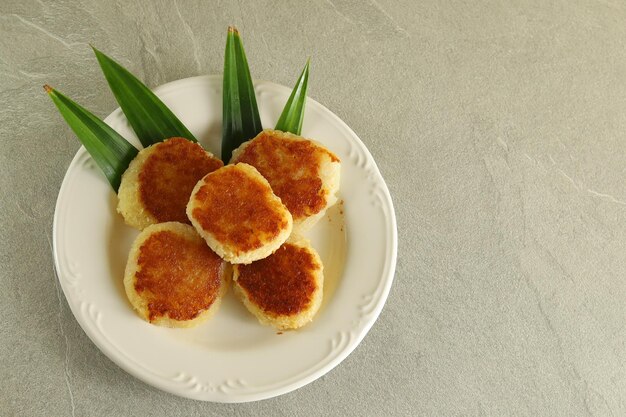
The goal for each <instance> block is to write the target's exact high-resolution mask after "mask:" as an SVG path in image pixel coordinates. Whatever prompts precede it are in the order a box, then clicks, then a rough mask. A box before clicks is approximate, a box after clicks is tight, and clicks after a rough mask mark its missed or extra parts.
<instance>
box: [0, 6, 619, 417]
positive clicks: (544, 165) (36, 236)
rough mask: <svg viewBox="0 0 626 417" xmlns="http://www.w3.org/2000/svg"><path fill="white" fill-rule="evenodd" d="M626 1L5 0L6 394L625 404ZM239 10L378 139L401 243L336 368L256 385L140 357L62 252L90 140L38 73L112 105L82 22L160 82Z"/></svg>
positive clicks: (91, 404)
mask: <svg viewBox="0 0 626 417" xmlns="http://www.w3.org/2000/svg"><path fill="white" fill-rule="evenodd" d="M625 19H626V5H625V3H624V2H622V1H618V0H602V1H591V0H589V1H574V0H572V1H546V0H537V1H528V0H520V1H511V2H500V1H480V2H467V1H450V2H440V1H437V0H428V1H420V2H413V1H408V0H406V1H403V2H392V1H389V0H370V1H367V2H357V1H342V0H328V1H322V0H313V1H310V2H296V1H292V2H289V3H286V2H277V1H257V2H229V1H220V2H204V1H178V2H174V1H161V2H150V1H143V2H135V1H119V0H118V1H116V2H110V1H106V2H104V1H96V0H83V1H73V2H72V1H56V2H52V1H38V0H20V1H13V0H4V1H2V2H1V3H0V99H1V102H2V105H1V107H0V137H1V143H2V147H1V148H0V170H1V171H0V172H1V175H0V190H1V193H0V202H1V208H2V209H1V210H0V224H1V227H2V239H1V240H0V265H1V267H0V284H1V288H2V291H0V322H1V324H2V325H1V326H0V376H1V379H0V380H1V382H0V415H7V416H65V415H74V416H113V415H120V416H122V415H123V416H139V415H172V416H173V415H180V416H227V415H233V416H282V415H284V416H311V415H328V416H383V415H398V416H408V415H429V416H453V415H454V416H479V415H485V416H506V415H515V416H587V415H589V416H620V415H626V369H625V367H624V363H625V362H626V327H625V326H624V324H625V323H626V303H624V299H625V298H626V280H625V277H626V262H625V256H626V181H625V179H626V168H625V167H626V153H625V150H626V147H625V146H624V145H625V144H626V133H625V132H626V75H625V74H626V26H625V25H624V21H625ZM228 24H235V25H237V26H238V27H239V28H240V29H241V31H242V32H243V35H244V39H245V43H246V49H247V52H248V58H249V61H250V63H251V67H252V71H253V74H254V76H255V77H256V78H259V79H268V80H272V81H275V82H278V83H282V84H286V85H290V84H292V83H293V81H294V77H295V76H296V74H297V73H298V71H299V70H300V68H301V67H302V64H303V63H304V60H305V59H306V57H307V56H309V55H310V56H311V61H312V79H311V87H310V95H311V96H312V97H313V98H315V99H317V100H318V101H320V102H321V103H323V104H325V105H326V106H327V107H329V108H330V109H331V110H332V111H333V112H335V113H336V114H338V115H339V116H340V117H341V118H342V119H343V120H344V121H346V123H348V125H350V126H351V127H352V128H353V129H354V130H355V131H356V133H357V134H358V135H359V136H360V137H361V138H362V140H363V141H364V142H365V143H366V145H367V146H368V148H369V149H370V151H371V152H372V154H373V155H374V157H375V159H376V161H377V162H378V165H379V167H380V169H381V171H382V173H383V176H384V177H385V179H386V181H387V184H388V186H389V188H390V191H391V193H392V197H393V198H394V202H395V207H396V211H397V216H398V229H399V256H398V266H397V273H396V277H395V282H394V286H393V288H392V290H391V294H390V296H389V299H388V302H387V304H386V306H385V309H384V310H383V312H382V314H381V316H380V318H379V320H378V321H377V323H376V324H375V325H374V327H373V328H372V330H371V331H370V333H369V334H368V335H367V337H366V338H365V339H364V341H363V342H362V344H361V345H360V346H359V347H358V348H357V349H356V350H355V351H354V353H353V354H352V355H350V356H349V357H348V358H347V359H346V360H345V361H344V362H343V363H342V364H341V365H340V366H338V367H337V368H336V369H334V370H333V371H331V372H330V373H329V374H327V375H326V376H324V377H322V378H320V379H319V380H317V381H315V382H313V383H312V384H310V385H307V386H306V387H304V388H301V389H299V390H297V391H295V392H293V393H290V394H287V395H284V396H282V397H278V398H274V399H270V400H266V401H261V402H257V403H250V404H242V405H223V404H211V403H203V402H197V401H191V400H186V399H182V398H178V397H175V396H172V395H169V394H166V393H163V392H161V391H158V390H157V389H154V388H152V387H150V386H148V385H146V384H144V383H142V382H140V381H139V380H137V379H135V378H133V377H131V376H130V375H128V374H126V373H125V372H124V371H122V370H121V369H120V368H118V367H117V366H116V365H114V364H113V363H112V362H111V361H110V360H109V359H108V358H106V357H105V356H104V355H103V354H102V353H101V352H100V351H99V350H98V349H97V348H96V347H95V346H94V345H93V344H92V343H91V341H90V340H89V339H88V338H87V336H86V335H85V334H84V333H83V331H82V330H81V328H80V327H79V325H78V324H77V322H76V320H75V319H74V317H73V316H72V313H71V312H70V310H69V308H68V305H67V303H66V301H65V298H64V295H63V293H62V292H61V290H60V288H59V286H58V285H57V281H56V279H55V277H54V273H53V263H52V257H51V251H50V245H51V225H52V217H53V213H54V204H55V198H56V195H57V193H58V190H59V186H60V184H61V180H62V178H63V175H64V173H65V170H66V169H67V167H68V165H69V162H70V160H71V158H72V156H73V155H74V153H75V152H76V150H77V149H78V147H79V145H78V141H77V140H76V139H75V137H74V136H73V134H72V133H71V132H70V130H69V128H68V127H66V125H65V124H64V122H62V120H61V119H60V117H59V115H58V114H57V112H56V110H55V109H54V107H53V106H52V104H51V103H50V102H49V100H48V98H47V97H46V96H45V94H44V93H43V91H42V89H41V86H42V84H44V83H50V84H52V85H54V86H58V87H59V88H62V90H63V91H64V92H66V93H67V94H68V95H70V96H72V97H74V98H75V99H76V100H77V101H79V102H81V103H83V104H84V105H86V106H87V107H88V108H91V109H93V110H94V111H95V112H96V113H97V114H98V115H100V116H105V115H107V114H108V113H110V112H111V111H112V110H113V109H114V108H115V107H116V105H115V102H114V99H113V97H112V96H111V94H109V93H108V91H107V88H106V85H105V81H104V79H103V77H102V76H101V74H100V72H99V69H98V67H97V64H96V61H95V59H94V58H93V56H92V52H91V51H90V49H89V47H88V45H87V43H89V42H91V43H93V44H95V45H97V46H98V47H100V48H101V49H103V50H104V51H107V52H108V53H110V54H111V55H113V56H115V57H116V58H118V59H119V60H120V61H121V62H122V63H123V64H124V65H127V66H128V67H129V69H131V70H132V71H133V72H134V73H136V74H137V75H138V76H140V77H141V78H142V79H144V80H146V82H147V84H148V85H150V86H156V85H159V84H162V83H164V82H167V81H171V80H175V79H179V78H184V77H188V76H193V75H198V74H207V73H218V72H220V71H221V66H222V53H223V46H224V35H225V30H226V27H227V25H228Z"/></svg>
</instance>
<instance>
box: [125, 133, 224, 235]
mask: <svg viewBox="0 0 626 417" xmlns="http://www.w3.org/2000/svg"><path fill="white" fill-rule="evenodd" d="M223 165H224V164H223V163H222V161H220V160H219V159H217V158H215V157H214V156H213V155H211V154H210V153H208V152H206V151H205V150H204V149H203V148H202V147H201V146H200V145H199V144H197V143H194V142H191V141H189V140H187V139H184V138H171V139H168V140H165V141H163V142H160V143H157V144H155V145H152V146H149V147H148V148H146V149H144V150H142V151H141V152H140V153H139V155H138V156H137V157H136V158H135V159H134V160H133V161H132V162H131V164H130V166H129V168H128V170H127V171H126V173H124V176H123V178H122V184H121V185H120V190H119V193H118V196H119V205H118V211H119V212H120V213H121V214H122V216H124V219H125V220H126V222H127V223H128V224H129V225H131V226H133V227H137V228H138V229H143V228H144V227H146V226H148V225H150V224H155V223H162V222H168V221H176V222H180V223H189V219H188V218H187V214H186V212H185V209H186V207H187V202H188V201H189V196H190V195H191V191H192V190H193V187H195V185H196V183H197V182H198V181H199V180H200V179H201V178H202V177H203V176H205V175H206V174H208V173H209V172H212V171H215V170H216V169H218V168H220V167H222V166H223Z"/></svg>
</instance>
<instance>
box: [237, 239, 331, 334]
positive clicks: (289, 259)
mask: <svg viewBox="0 0 626 417" xmlns="http://www.w3.org/2000/svg"><path fill="white" fill-rule="evenodd" d="M233 272H234V276H233V280H234V287H235V292H236V294H237V295H238V296H239V297H240V298H242V299H243V301H244V304H245V305H246V307H248V310H250V312H252V313H253V314H254V315H255V316H257V318H258V319H259V320H260V321H261V322H262V323H265V324H270V325H272V326H274V327H277V328H279V329H293V328H298V327H301V326H303V325H304V324H306V323H308V322H309V321H311V319H312V318H313V315H315V313H316V312H317V310H318V308H319V305H320V304H321V297H322V286H323V275H322V274H323V267H322V262H321V260H320V259H319V256H318V255H317V253H316V252H315V250H313V248H312V247H311V246H310V245H309V244H308V242H305V241H303V240H301V241H299V242H292V241H291V239H290V241H289V242H287V243H285V244H283V245H282V246H281V247H280V248H279V249H278V250H277V251H276V252H274V254H272V255H271V256H268V257H267V258H265V259H261V260H259V261H256V262H253V263H251V264H250V265H235V266H234V271H233Z"/></svg>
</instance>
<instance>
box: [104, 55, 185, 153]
mask: <svg viewBox="0 0 626 417" xmlns="http://www.w3.org/2000/svg"><path fill="white" fill-rule="evenodd" d="M92 48H93V47H92ZM93 51H94V53H95V54H96V58H98V62H99V63H100V68H102V72H103V73H104V76H105V77H106V79H107V81H108V83H109V87H110V88H111V91H112V92H113V95H115V99H116V100H117V102H118V103H119V105H120V107H121V108H122V111H123V112H124V114H125V115H126V118H127V119H128V122H129V123H130V125H131V126H132V127H133V130H134V131H135V133H136V134H137V137H138V138H139V140H140V141H141V144H142V145H143V146H144V147H146V146H150V145H152V144H154V143H158V142H161V141H162V140H164V139H169V138H171V137H183V138H186V139H189V140H191V141H193V142H197V141H196V138H195V137H194V136H193V134H192V133H191V132H190V131H189V130H188V129H187V128H186V127H185V125H183V123H182V122H181V121H180V120H179V119H178V117H176V116H175V115H174V113H172V111H171V110H170V109H168V108H167V106H166V105H165V104H163V102H162V101H161V100H160V99H159V98H158V97H157V96H156V95H155V94H154V93H153V92H152V91H150V89H149V88H148V87H146V85H145V84H144V83H142V82H141V81H139V79H137V77H135V76H134V75H133V74H131V73H130V72H129V71H128V70H127V69H125V68H124V67H122V66H121V65H120V64H118V63H117V62H115V61H114V60H113V59H111V58H109V57H108V56H106V55H105V54H103V53H102V52H100V51H99V50H97V49H96V48H93Z"/></svg>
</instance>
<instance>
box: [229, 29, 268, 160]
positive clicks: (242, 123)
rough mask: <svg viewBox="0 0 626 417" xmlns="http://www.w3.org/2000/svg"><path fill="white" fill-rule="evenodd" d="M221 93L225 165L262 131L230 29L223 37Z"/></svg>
mask: <svg viewBox="0 0 626 417" xmlns="http://www.w3.org/2000/svg"><path fill="white" fill-rule="evenodd" d="M222 94H223V114H222V160H223V161H224V162H225V163H228V161H229V160H230V158H231V155H232V152H233V150H235V149H237V148H238V147H239V145H241V144H242V143H243V142H245V141H247V140H250V139H252V138H253V137H255V136H256V135H257V134H258V133H259V132H261V130H263V127H262V126H261V117H260V116H259V109H258V107H257V103H256V96H255V94H254V86H253V85H252V78H251V77H250V69H249V68H248V61H247V60H246V53H245V51H244V49H243V42H242V41H241V37H240V36H239V32H238V31H237V29H236V28H234V27H232V26H231V27H229V28H228V35H227V37H226V51H225V54H224V88H223V93H222Z"/></svg>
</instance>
